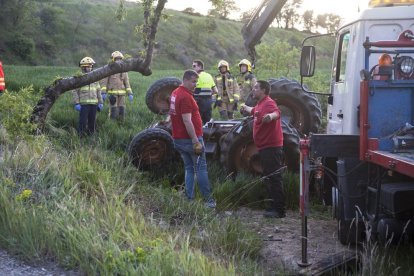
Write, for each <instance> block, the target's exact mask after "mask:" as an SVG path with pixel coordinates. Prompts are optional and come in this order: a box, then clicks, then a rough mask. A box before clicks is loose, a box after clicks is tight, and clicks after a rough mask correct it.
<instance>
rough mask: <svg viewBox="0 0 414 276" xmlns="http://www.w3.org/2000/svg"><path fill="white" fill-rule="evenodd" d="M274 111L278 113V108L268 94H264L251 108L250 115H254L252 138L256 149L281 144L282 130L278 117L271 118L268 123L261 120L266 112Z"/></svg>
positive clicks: (280, 145)
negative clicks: (275, 118)
mask: <svg viewBox="0 0 414 276" xmlns="http://www.w3.org/2000/svg"><path fill="white" fill-rule="evenodd" d="M275 111H277V112H278V113H279V114H280V110H279V108H278V107H277V105H276V103H275V101H273V100H272V99H271V98H270V97H269V96H265V97H264V98H263V99H262V100H261V101H260V102H259V103H257V105H256V106H255V107H254V108H253V109H252V115H253V117H254V121H253V140H254V143H255V144H256V147H257V149H258V150H261V149H265V148H270V147H282V146H283V131H282V126H281V123H280V119H277V120H273V121H270V122H268V123H264V122H263V117H264V116H265V115H266V114H268V113H273V112H275Z"/></svg>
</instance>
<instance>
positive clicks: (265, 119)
mask: <svg viewBox="0 0 414 276" xmlns="http://www.w3.org/2000/svg"><path fill="white" fill-rule="evenodd" d="M274 119H276V114H275V113H268V114H266V115H264V116H263V119H262V120H263V122H264V123H268V122H270V121H273V120H274Z"/></svg>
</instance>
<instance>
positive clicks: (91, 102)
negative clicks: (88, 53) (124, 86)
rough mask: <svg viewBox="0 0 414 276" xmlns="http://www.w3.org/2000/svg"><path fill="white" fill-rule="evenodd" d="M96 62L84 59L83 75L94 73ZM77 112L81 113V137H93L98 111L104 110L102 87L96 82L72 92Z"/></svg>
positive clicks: (80, 63)
mask: <svg viewBox="0 0 414 276" xmlns="http://www.w3.org/2000/svg"><path fill="white" fill-rule="evenodd" d="M94 64H95V61H94V60H93V59H92V58H91V57H84V58H83V59H81V61H80V62H79V66H80V68H81V70H82V73H84V74H87V73H89V72H91V71H92V69H93V65H94ZM72 96H73V101H74V104H75V110H76V111H79V130H78V131H79V135H80V136H81V137H83V136H85V135H91V134H92V133H94V132H95V129H96V111H97V110H98V111H101V110H102V109H103V101H102V96H101V87H100V85H99V83H98V82H94V83H91V84H88V85H85V86H83V87H80V88H78V89H75V90H73V91H72Z"/></svg>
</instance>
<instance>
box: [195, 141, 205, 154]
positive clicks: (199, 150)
mask: <svg viewBox="0 0 414 276" xmlns="http://www.w3.org/2000/svg"><path fill="white" fill-rule="evenodd" d="M193 150H194V153H195V155H201V154H202V153H203V145H202V144H201V143H200V142H197V143H194V144H193Z"/></svg>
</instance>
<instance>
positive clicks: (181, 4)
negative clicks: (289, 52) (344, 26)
mask: <svg viewBox="0 0 414 276" xmlns="http://www.w3.org/2000/svg"><path fill="white" fill-rule="evenodd" d="M235 2H236V5H237V6H238V7H239V8H240V12H245V11H248V10H250V9H252V8H256V7H257V6H258V5H259V4H260V3H261V0H256V1H252V0H235ZM367 5H368V0H339V1H336V0H303V4H302V10H303V11H305V10H313V11H314V15H317V14H323V13H335V14H337V15H339V16H341V17H343V18H344V19H345V20H346V19H350V18H353V17H354V16H355V15H356V14H358V6H359V7H360V10H362V9H364V8H366V7H367ZM165 7H166V8H168V9H175V10H179V11H182V10H184V9H185V8H188V7H192V8H194V9H195V11H196V12H199V13H201V14H207V12H208V10H209V9H211V4H210V2H209V1H208V0H193V1H185V0H168V1H167V3H166V5H165ZM230 17H231V18H233V19H238V18H239V17H240V15H239V14H233V15H232V16H230Z"/></svg>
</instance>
